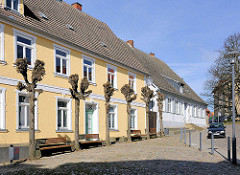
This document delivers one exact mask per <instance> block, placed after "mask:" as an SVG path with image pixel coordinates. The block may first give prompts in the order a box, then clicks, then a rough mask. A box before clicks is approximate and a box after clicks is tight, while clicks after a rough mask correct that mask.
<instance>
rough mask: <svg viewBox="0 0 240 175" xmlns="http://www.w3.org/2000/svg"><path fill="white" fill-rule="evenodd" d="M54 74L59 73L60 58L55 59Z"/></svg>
mask: <svg viewBox="0 0 240 175" xmlns="http://www.w3.org/2000/svg"><path fill="white" fill-rule="evenodd" d="M56 72H58V73H61V69H60V58H58V57H57V58H56Z"/></svg>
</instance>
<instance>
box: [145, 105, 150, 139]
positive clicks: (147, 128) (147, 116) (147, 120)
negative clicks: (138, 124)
mask: <svg viewBox="0 0 240 175" xmlns="http://www.w3.org/2000/svg"><path fill="white" fill-rule="evenodd" d="M146 110H147V111H146V135H147V140H149V139H150V136H149V105H147V106H146Z"/></svg>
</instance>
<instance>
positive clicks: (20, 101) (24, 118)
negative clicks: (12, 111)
mask: <svg viewBox="0 0 240 175" xmlns="http://www.w3.org/2000/svg"><path fill="white" fill-rule="evenodd" d="M16 93H17V130H25V129H27V130H28V129H29V112H30V111H29V106H30V103H29V96H28V94H27V93H26V92H20V91H16ZM36 96H38V94H37V93H36ZM34 110H35V113H34V115H35V116H34V118H35V124H34V125H35V130H37V129H38V123H37V119H38V117H37V115H38V103H37V101H35V108H34Z"/></svg>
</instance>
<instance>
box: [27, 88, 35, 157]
mask: <svg viewBox="0 0 240 175" xmlns="http://www.w3.org/2000/svg"><path fill="white" fill-rule="evenodd" d="M34 99H35V91H34V90H33V91H32V92H29V103H30V106H29V108H30V113H29V149H28V151H29V152H28V159H29V160H33V159H35V157H36V154H35V126H34V125H35V117H34V106H35V105H34Z"/></svg>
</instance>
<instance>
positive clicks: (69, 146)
mask: <svg viewBox="0 0 240 175" xmlns="http://www.w3.org/2000/svg"><path fill="white" fill-rule="evenodd" d="M58 148H71V145H59V146H48V147H42V148H40V150H48V149H58Z"/></svg>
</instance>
